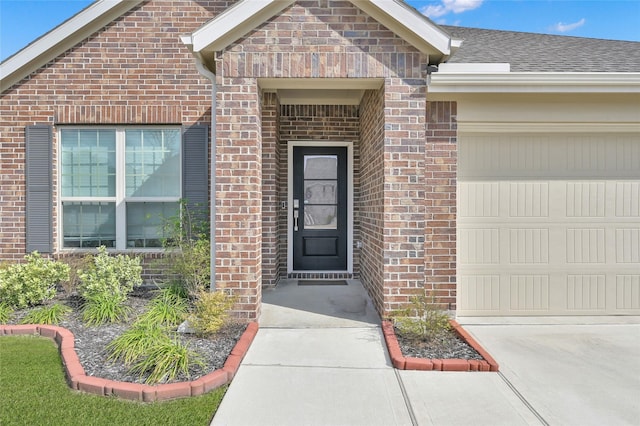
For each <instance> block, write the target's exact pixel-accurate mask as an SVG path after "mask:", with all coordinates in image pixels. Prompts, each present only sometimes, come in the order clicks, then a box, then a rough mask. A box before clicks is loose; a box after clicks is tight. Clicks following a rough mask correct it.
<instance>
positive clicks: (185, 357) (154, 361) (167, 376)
mask: <svg viewBox="0 0 640 426" xmlns="http://www.w3.org/2000/svg"><path fill="white" fill-rule="evenodd" d="M193 364H196V365H200V366H203V365H204V363H203V362H202V360H201V358H200V357H199V356H198V354H197V353H195V352H193V351H190V350H189V347H188V346H187V345H186V344H184V343H182V342H180V341H179V340H178V339H177V338H174V339H169V340H164V339H163V340H159V341H157V342H156V343H155V344H154V345H153V346H152V347H151V348H150V349H149V350H148V351H146V357H144V358H142V359H141V360H140V361H138V362H137V363H136V364H135V365H134V366H133V368H132V369H131V372H132V373H138V374H140V377H141V378H142V377H144V375H146V374H149V376H148V377H147V379H146V380H145V382H146V383H148V384H154V383H160V382H168V381H170V380H173V379H175V378H176V376H178V374H180V373H183V374H184V375H185V376H187V377H189V367H190V366H191V365H193Z"/></svg>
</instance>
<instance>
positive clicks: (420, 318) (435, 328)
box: [392, 293, 451, 341]
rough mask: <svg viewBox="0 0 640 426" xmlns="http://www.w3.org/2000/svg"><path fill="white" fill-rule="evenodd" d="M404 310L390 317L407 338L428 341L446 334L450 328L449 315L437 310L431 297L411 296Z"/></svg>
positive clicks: (437, 305)
mask: <svg viewBox="0 0 640 426" xmlns="http://www.w3.org/2000/svg"><path fill="white" fill-rule="evenodd" d="M410 300H411V302H410V304H409V306H408V307H407V308H406V309H403V310H400V311H396V312H395V313H394V314H393V315H392V316H393V318H394V324H395V326H396V327H397V328H398V330H399V331H400V333H402V334H403V335H404V336H406V337H407V338H412V339H417V340H424V341H430V340H432V339H434V338H435V337H436V336H438V335H440V334H442V333H444V332H447V331H448V330H449V329H450V328H451V326H450V324H449V315H447V313H446V312H445V311H443V310H442V309H440V308H439V304H438V301H437V300H436V298H435V297H434V296H433V295H427V294H426V293H425V295H424V296H418V295H416V296H413V297H412V298H411V299H410Z"/></svg>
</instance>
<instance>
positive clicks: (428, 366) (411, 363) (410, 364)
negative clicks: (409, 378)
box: [404, 357, 433, 370]
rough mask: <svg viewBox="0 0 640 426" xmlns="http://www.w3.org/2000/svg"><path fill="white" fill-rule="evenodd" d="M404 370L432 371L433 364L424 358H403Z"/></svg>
mask: <svg viewBox="0 0 640 426" xmlns="http://www.w3.org/2000/svg"><path fill="white" fill-rule="evenodd" d="M404 369H405V370H433V363H432V362H431V360H430V359H425V358H412V357H407V358H405V366H404Z"/></svg>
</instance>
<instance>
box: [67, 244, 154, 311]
mask: <svg viewBox="0 0 640 426" xmlns="http://www.w3.org/2000/svg"><path fill="white" fill-rule="evenodd" d="M92 260H93V262H91V263H90V264H89V266H88V267H87V269H86V270H81V271H78V276H79V278H80V282H79V283H78V292H79V293H80V296H82V297H83V298H84V299H86V300H91V299H95V298H96V297H98V296H100V297H102V296H104V295H111V296H114V299H117V300H126V297H127V295H128V294H129V293H130V292H131V290H133V286H134V285H139V284H141V283H142V277H141V274H142V266H140V259H139V258H137V257H129V256H124V255H121V254H120V255H117V256H109V254H108V253H107V249H106V247H104V246H102V247H99V248H98V254H97V255H95V256H93V259H92ZM103 300H104V299H103Z"/></svg>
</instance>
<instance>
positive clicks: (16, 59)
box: [0, 0, 142, 93]
mask: <svg viewBox="0 0 640 426" xmlns="http://www.w3.org/2000/svg"><path fill="white" fill-rule="evenodd" d="M140 3H142V0H98V1H97V2H95V3H93V4H91V5H90V6H88V7H87V8H85V9H83V10H82V11H80V12H79V13H77V14H76V15H75V16H73V17H72V18H70V19H69V20H67V21H65V22H63V23H62V24H60V25H59V26H57V27H56V28H54V29H53V30H51V31H49V32H48V33H46V34H44V35H43V36H41V37H40V38H38V39H36V40H35V41H34V42H32V43H31V44H29V45H27V46H26V47H25V48H23V49H22V50H20V51H19V52H18V53H16V54H15V55H13V56H10V57H9V58H8V59H6V60H4V61H3V62H2V63H0V93H2V92H4V91H5V90H7V89H9V88H11V87H12V86H13V85H14V84H16V83H17V82H19V81H20V80H22V79H23V78H24V77H26V76H28V75H29V74H31V73H32V72H34V71H36V70H37V69H38V68H40V67H42V66H43V65H45V64H46V63H47V62H49V61H51V60H53V59H54V58H56V57H58V56H59V55H61V54H62V53H64V52H65V51H67V50H69V49H71V48H72V47H74V46H75V45H77V44H78V43H80V42H81V41H82V40H84V39H86V38H87V37H89V36H91V34H93V33H95V32H96V31H99V30H100V29H101V28H103V27H105V26H106V25H108V24H109V23H110V22H112V21H114V20H115V19H117V18H119V17H120V16H122V15H124V14H125V13H126V12H128V11H129V10H131V9H133V8H134V7H136V6H137V5H138V4H140Z"/></svg>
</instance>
